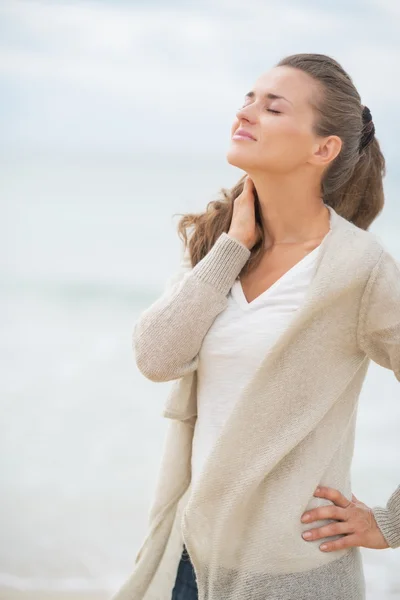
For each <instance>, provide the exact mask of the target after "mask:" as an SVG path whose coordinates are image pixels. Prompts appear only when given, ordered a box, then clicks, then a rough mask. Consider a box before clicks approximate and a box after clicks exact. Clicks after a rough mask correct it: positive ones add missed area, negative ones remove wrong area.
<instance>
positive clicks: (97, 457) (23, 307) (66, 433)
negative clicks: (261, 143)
mask: <svg viewBox="0 0 400 600" xmlns="http://www.w3.org/2000/svg"><path fill="white" fill-rule="evenodd" d="M0 174H1V177H0V181H1V183H0V186H1V200H0V202H1V212H2V219H1V220H0V234H1V235H0V240H1V241H0V244H1V250H2V251H1V253H0V254H1V255H0V289H1V294H0V320H1V331H2V332H3V333H2V335H1V338H0V353H1V359H2V360H1V390H2V393H1V397H0V402H1V419H0V498H1V501H0V504H1V510H0V532H1V535H0V592H1V590H2V589H10V590H17V591H20V592H21V593H22V595H23V596H24V597H26V598H29V597H30V595H33V593H34V592H37V591H38V590H46V591H48V592H54V597H56V596H57V594H58V593H61V592H69V593H70V594H71V597H75V596H74V594H76V598H80V597H81V594H82V593H85V592H98V593H99V594H100V593H103V594H104V593H106V594H107V593H108V594H111V593H113V592H115V591H116V590H117V589H118V588H119V586H120V585H122V583H123V582H124V581H125V579H126V578H127V577H128V575H129V574H130V572H131V570H132V567H133V561H134V557H135V556H136V553H137V551H138V549H139V547H140V545H141V543H142V541H143V539H144V537H145V535H146V532H147V518H148V510H149V505H150V502H151V499H152V494H153V492H154V489H155V483H156V477H157V472H158V467H159V461H160V456H161V451H162V446H163V440H164V435H165V432H166V426H167V420H166V419H164V418H163V417H162V416H161V411H162V406H163V402H164V399H165V397H166V394H167V393H168V391H169V388H170V386H171V385H172V383H171V382H163V383H154V382H151V381H149V380H147V379H146V378H145V377H144V376H143V375H142V374H141V373H140V372H139V370H138V368H137V366H136V364H135V361H134V354H133V349H132V331H133V324H134V322H135V321H136V319H137V318H138V316H139V315H140V313H141V311H143V310H144V309H145V308H146V307H148V306H149V305H150V304H151V303H152V302H153V301H155V300H156V298H157V297H158V296H159V295H160V294H161V292H162V290H163V287H164V285H165V283H166V281H167V279H168V278H169V277H170V276H171V275H172V274H173V273H174V272H175V271H176V270H177V269H178V267H179V261H180V253H181V247H182V242H181V240H180V238H179V237H178V234H177V229H176V227H177V223H178V219H179V215H180V214H184V213H185V212H189V211H190V212H200V211H203V210H204V209H205V207H206V205H207V203H208V202H210V201H212V200H215V199H217V197H218V196H219V194H220V190H221V188H223V187H226V188H229V187H230V186H232V185H233V184H234V183H235V182H236V181H237V180H238V179H239V178H240V177H241V176H242V175H243V172H242V171H240V170H238V169H237V168H235V167H232V166H231V165H229V164H227V163H226V161H225V157H224V156H220V155H207V156H204V155H201V156H195V155H188V154H154V153H153V154H151V153H145V154H141V153H124V154H118V153H115V154H113V153H111V152H110V153H109V154H107V155H105V154H104V153H99V154H98V155H97V154H96V153H95V152H92V153H90V154H79V155H78V154H76V153H75V154H74V153H68V152H65V153H60V152H54V153H51V152H28V151H26V152H20V153H15V152H14V153H9V154H4V155H3V156H2V157H1V161H0ZM385 186H386V188H385V191H386V206H385V209H384V211H383V213H382V215H380V216H379V217H378V218H377V220H376V222H374V224H373V225H372V226H371V231H373V232H374V233H376V234H377V235H378V236H379V237H380V238H381V240H382V242H383V243H384V244H385V245H386V247H387V249H388V250H389V251H391V252H392V253H393V255H394V256H395V257H396V258H398V259H400V239H399V224H400V205H399V201H398V199H399V197H400V193H399V192H400V182H399V181H398V179H397V178H396V176H395V175H393V174H392V173H390V174H389V176H387V181H386V182H385ZM399 400H400V388H399V382H398V381H397V380H396V378H395V377H394V374H393V373H392V372H391V371H389V370H386V369H383V368H382V367H379V366H378V365H376V364H375V363H371V365H370V368H369V371H368V374H367V378H366V381H365V384H364V387H363V390H362V393H361V396H360V402H359V410H358V421H357V432H356V445H355V452H354V458H353V467H352V481H353V492H354V494H355V495H356V496H357V498H359V499H360V500H362V501H363V502H365V503H366V504H368V505H370V506H374V505H380V506H384V505H385V503H386V501H387V500H388V498H389V496H390V494H391V493H392V492H393V491H394V490H395V488H396V487H397V485H398V484H399V483H400V481H399V480H400V470H399V464H400V461H399V459H400V447H399V437H398V432H399V425H400V402H399ZM362 553H363V558H364V570H365V576H366V581H367V600H393V599H394V598H400V569H399V553H398V552H397V551H396V550H393V549H385V550H371V549H364V548H363V549H362ZM1 597H6V596H1Z"/></svg>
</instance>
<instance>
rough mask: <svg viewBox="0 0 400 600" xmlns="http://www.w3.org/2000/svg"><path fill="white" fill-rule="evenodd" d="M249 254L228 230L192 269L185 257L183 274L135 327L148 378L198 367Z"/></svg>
mask: <svg viewBox="0 0 400 600" xmlns="http://www.w3.org/2000/svg"><path fill="white" fill-rule="evenodd" d="M250 254H251V252H250V250H249V249H248V248H247V247H246V246H245V245H244V244H242V243H241V242H239V241H238V240H237V239H235V238H233V237H231V236H230V235H228V234H227V233H225V232H223V233H221V235H220V236H219V238H218V239H217V240H216V242H215V244H214V245H213V246H212V248H211V249H210V250H209V252H208V253H207V254H206V256H204V257H203V258H202V260H200V261H199V262H198V263H197V264H196V265H195V266H194V267H193V268H191V265H190V261H189V259H188V257H187V256H186V257H185V256H184V258H183V260H182V263H181V269H180V271H179V273H177V274H176V275H174V276H173V277H172V278H170V279H169V280H168V284H167V287H166V289H165V290H164V293H163V294H162V296H161V297H160V298H158V299H157V300H156V301H155V302H154V303H153V304H152V305H151V306H150V307H149V308H147V309H146V310H145V311H144V312H142V314H141V315H140V317H139V319H138V320H137V321H136V323H135V325H134V332H133V347H134V352H135V357H136V363H137V365H138V368H139V370H140V371H141V373H142V374H143V375H144V376H145V377H147V378H148V379H150V380H151V381H169V380H171V379H179V378H180V377H183V376H184V375H186V374H187V373H189V372H190V371H195V370H196V368H197V364H198V353H199V351H200V348H201V344H202V342H203V339H204V337H205V335H206V333H207V331H208V329H209V328H210V327H211V325H212V323H213V322H214V320H215V318H216V317H217V315H218V314H219V313H220V312H222V311H223V310H224V308H225V307H226V305H227V302H228V300H227V295H228V292H229V290H230V289H231V287H232V285H233V283H234V281H235V279H236V277H237V276H238V275H239V273H240V271H241V270H242V268H243V266H244V265H245V263H246V262H247V260H248V258H249V256H250Z"/></svg>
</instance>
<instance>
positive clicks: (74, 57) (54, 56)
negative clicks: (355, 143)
mask: <svg viewBox="0 0 400 600" xmlns="http://www.w3.org/2000/svg"><path fill="white" fill-rule="evenodd" d="M363 7H364V8H362V7H361V4H360V2H355V1H353V3H349V2H346V3H345V2H342V1H340V2H339V3H335V5H334V6H333V5H331V4H329V5H327V6H322V5H321V4H320V3H316V2H315V0H306V1H305V2H302V4H301V6H299V3H298V2H297V1H296V2H295V1H294V0H282V1H281V2H280V3H279V6H278V5H273V4H270V3H266V2H265V1H261V0H252V2H249V3H248V4H246V6H245V7H244V5H243V2H242V1H241V0H240V1H239V0H230V2H229V3H228V2H227V1H224V0H215V1H213V2H212V3H211V2H209V3H208V4H207V3H205V4H201V5H199V4H193V5H191V4H187V3H182V2H174V3H173V4H172V3H170V4H169V5H165V3H161V2H149V3H147V2H146V3H138V2H135V3H131V2H130V3H124V2H96V3H94V2H83V1H81V2H79V1H76V2H68V3H62V2H57V3H55V2H49V1H47V2H39V1H38V0H29V1H27V0H14V1H13V2H9V3H7V4H5V3H4V4H3V5H2V6H0V23H1V29H0V37H1V39H2V42H1V45H0V91H1V92H2V97H3V98H4V99H5V102H4V106H3V109H2V112H1V113H0V120H1V123H0V124H1V126H2V130H3V132H4V136H5V138H4V139H5V141H6V143H8V144H10V145H16V146H18V145H20V146H21V145H24V146H27V145H32V146H33V147H35V145H36V146H37V147H42V146H43V147H46V146H48V147H52V148H53V147H56V148H57V147H60V148H63V147H65V148H78V149H79V148H87V149H90V148H96V149H101V148H104V149H110V148H122V149H123V148H126V149H129V148H133V147H137V146H138V145H139V147H142V148H150V149H151V148H160V149H165V148H170V147H176V148H188V149H190V150H193V151H197V150H200V149H203V151H207V149H208V148H210V137H209V133H208V129H209V128H210V127H211V128H212V130H213V131H214V132H215V140H216V145H215V144H214V143H212V142H211V144H212V149H213V150H214V149H215V150H216V151H220V145H221V144H223V143H224V135H225V132H227V131H228V128H229V126H230V123H231V120H232V117H233V114H234V110H235V108H236V107H237V106H238V102H240V100H241V98H242V96H243V94H244V93H245V91H247V88H248V87H251V85H252V83H253V81H254V79H255V78H256V77H257V76H258V75H259V74H260V73H261V72H263V71H265V70H267V69H268V68H270V67H271V66H272V65H273V64H274V63H275V62H277V61H278V60H279V59H280V58H281V57H282V56H284V55H286V54H291V53H295V52H321V53H326V54H331V55H332V56H334V57H335V58H336V59H337V60H339V62H342V64H343V65H344V66H345V68H346V69H347V70H348V71H349V72H350V74H351V75H352V76H353V77H354V80H355V82H356V85H357V86H358V87H359V90H360V93H361V94H362V95H363V94H364V92H365V96H366V97H368V102H369V104H370V105H371V110H372V106H374V110H375V113H376V114H377V115H378V117H379V111H380V110H382V109H383V107H384V112H383V110H382V118H387V115H388V111H389V113H390V111H391V110H393V111H394V110H395V106H397V103H398V100H399V95H400V90H399V84H398V83H397V78H396V77H395V76H394V74H395V72H396V67H397V58H398V53H399V52H398V51H399V42H398V41H397V36H395V33H394V25H393V24H392V20H391V18H390V17H391V16H393V15H394V13H393V11H396V8H395V7H394V5H393V4H392V3H390V2H389V1H388V0H385V2H384V8H383V9H382V11H380V10H379V7H378V6H377V5H376V4H374V2H371V3H370V4H363ZM372 31H373V32H374V35H373V36H372ZM377 57H378V58H379V59H380V61H379V62H378V63H376V62H375V63H373V62H372V61H373V59H376V58H377ZM372 64H378V65H379V67H378V68H375V70H374V71H373V75H371V66H372ZM389 82H390V83H389ZM368 102H366V103H368ZM218 149H219V150H218Z"/></svg>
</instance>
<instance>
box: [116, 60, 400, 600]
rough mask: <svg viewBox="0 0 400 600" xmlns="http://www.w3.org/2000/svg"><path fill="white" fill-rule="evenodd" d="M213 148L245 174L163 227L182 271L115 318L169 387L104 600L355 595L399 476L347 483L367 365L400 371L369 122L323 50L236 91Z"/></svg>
mask: <svg viewBox="0 0 400 600" xmlns="http://www.w3.org/2000/svg"><path fill="white" fill-rule="evenodd" d="M227 158H228V162H229V163H230V164H232V165H235V166H237V167H239V168H240V169H242V170H244V171H245V172H246V173H247V175H245V177H244V178H242V179H241V180H240V181H239V183H238V184H237V185H236V186H235V187H234V188H233V189H232V190H231V191H230V192H226V191H225V190H224V198H223V199H222V200H221V201H217V202H212V203H210V204H209V205H208V206H207V210H206V211H205V212H204V213H202V214H198V215H186V216H184V217H183V218H182V219H181V221H180V227H179V232H180V234H181V235H182V236H183V239H184V241H185V252H184V256H183V261H182V269H181V271H180V272H179V273H178V274H177V276H174V277H172V278H171V280H170V281H169V285H168V286H167V287H166V289H165V291H164V293H163V295H162V296H161V297H160V298H159V299H158V300H157V301H156V302H154V303H153V304H152V305H151V306H150V307H149V308H148V309H147V310H145V311H144V312H143V313H142V315H141V316H140V318H139V319H138V321H137V322H136V324H135V331H134V349H135V355H136V361H137V364H138V367H139V369H140V370H141V372H142V373H143V374H144V375H145V376H146V377H148V378H149V379H151V380H152V381H170V380H175V382H174V384H173V386H172V388H171V392H170V394H169V396H168V399H167V402H166V405H165V407H164V411H163V415H164V416H165V417H168V418H169V419H170V421H169V428H168V433H167V437H166V442H165V449H164V454H163V460H162V463H161V469H160V475H159V480H158V486H157V489H156V494H155V499H154V502H153V505H152V507H151V510H150V514H149V519H150V522H149V533H148V535H147V537H146V539H145V541H144V543H143V545H142V547H141V549H140V551H139V553H138V554H137V557H136V561H135V567H134V571H133V573H132V574H131V576H130V577H129V578H128V580H127V581H126V582H125V584H124V585H123V587H122V588H121V589H120V590H119V592H118V593H117V594H116V595H115V596H114V597H113V598H114V600H150V599H156V598H157V600H159V599H166V600H167V599H168V600H169V599H170V598H172V599H173V600H195V599H197V598H199V599H200V600H225V599H226V600H227V599H229V600H250V599H251V600H267V599H271V600H279V599H281V600H302V599H304V600H305V599H307V600H309V599H315V600H317V599H318V600H319V599H322V598H323V599H324V600H339V599H340V600H361V599H363V598H365V579H364V574H363V567H362V561H361V553H360V547H366V548H375V549H385V548H398V547H399V546H400V486H399V487H398V488H397V489H396V490H394V491H393V494H392V495H391V497H390V498H389V499H388V502H387V505H386V506H385V507H379V506H377V507H373V508H370V507H368V506H367V505H366V504H364V503H363V502H361V501H360V500H358V499H357V498H356V497H355V496H354V494H352V490H351V476H350V469H351V460H352V454H353V446H354V431H355V424H356V413H357V403H358V397H359V393H360V390H361V387H362V383H363V381H364V378H365V375H366V372H367V369H368V365H369V363H370V359H372V360H374V361H375V362H377V363H378V364H380V365H382V366H383V367H386V368H388V369H391V370H392V371H393V372H394V374H395V376H396V377H397V379H398V380H400V266H399V264H398V263H397V262H396V261H395V259H394V258H393V257H392V256H391V255H390V254H389V253H388V252H387V251H386V250H385V249H384V248H383V246H382V245H381V243H380V242H379V241H378V239H377V238H376V237H375V236H374V235H373V234H372V233H370V232H368V231H367V229H368V227H369V225H370V224H371V223H372V222H373V220H374V219H375V218H376V217H377V215H378V214H379V213H380V211H381V210H382V208H383V203H384V197H383V186H382V177H383V175H384V172H385V162H384V158H383V156H382V153H381V150H380V147H379V143H378V141H377V139H376V137H375V128H374V125H373V121H372V116H371V113H370V111H369V110H368V108H367V107H365V106H363V105H362V104H361V99H360V96H359V94H358V93H357V90H356V89H355V87H354V85H353V82H352V80H351V79H350V77H349V76H348V75H347V74H346V73H345V72H344V71H343V69H342V68H341V66H340V65H339V64H338V63H337V62H336V61H335V60H333V59H332V58H330V57H328V56H325V55H320V54H297V55H293V56H289V57H287V58H285V59H283V60H281V61H280V62H279V63H278V65H276V67H274V68H273V69H271V70H270V71H268V72H267V73H265V74H263V75H261V76H260V77H259V78H258V80H257V81H256V82H255V86H254V88H253V90H252V91H251V92H249V93H248V94H246V97H245V101H244V103H243V106H241V107H240V108H239V109H238V112H237V114H236V118H235V120H234V123H233V126H232V131H231V144H230V147H229V150H228V155H227ZM189 227H192V228H193V232H192V235H191V236H190V239H188V237H187V234H186V230H187V229H188V228H189ZM317 488H319V489H317ZM306 515H308V516H309V518H308V520H305V516H306ZM307 532H309V537H307V536H306V533H307ZM323 542H324V543H323Z"/></svg>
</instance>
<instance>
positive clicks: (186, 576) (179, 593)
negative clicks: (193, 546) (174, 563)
mask: <svg viewBox="0 0 400 600" xmlns="http://www.w3.org/2000/svg"><path fill="white" fill-rule="evenodd" d="M171 600H198V595H197V583H196V579H195V574H194V569H193V566H192V563H191V562H190V557H189V554H188V551H187V550H186V547H185V545H184V546H183V552H182V556H181V560H180V562H179V565H178V571H177V573H176V580H175V585H174V588H173V590H172V597H171Z"/></svg>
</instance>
